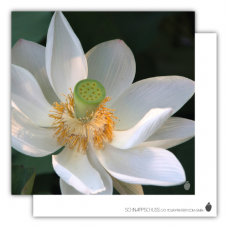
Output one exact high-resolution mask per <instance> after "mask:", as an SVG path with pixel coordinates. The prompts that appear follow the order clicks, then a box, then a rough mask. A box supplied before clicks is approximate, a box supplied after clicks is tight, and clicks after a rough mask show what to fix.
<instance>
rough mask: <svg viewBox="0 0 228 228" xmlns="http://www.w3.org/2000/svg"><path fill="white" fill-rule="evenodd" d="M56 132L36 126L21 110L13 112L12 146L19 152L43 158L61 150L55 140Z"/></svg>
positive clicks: (13, 110) (13, 109)
mask: <svg viewBox="0 0 228 228" xmlns="http://www.w3.org/2000/svg"><path fill="white" fill-rule="evenodd" d="M53 134H54V130H53V129H45V128H41V127H38V126H36V125H35V124H34V123H32V122H31V121H30V120H29V119H28V118H27V117H26V116H24V115H23V114H22V113H21V112H20V111H19V110H16V109H15V108H13V107H12V110H11V135H12V142H11V145H12V147H13V148H14V149H16V150H18V151H19V152H21V153H23V154H26V155H29V156H32V157H43V156H46V155H48V154H51V153H53V152H55V151H56V150H58V149H59V148H61V146H60V145H59V144H58V143H57V140H56V139H55V138H53Z"/></svg>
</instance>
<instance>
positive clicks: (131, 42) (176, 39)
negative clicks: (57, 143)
mask: <svg viewBox="0 0 228 228" xmlns="http://www.w3.org/2000/svg"><path fill="white" fill-rule="evenodd" d="M46 13H47V15H46V17H44V14H46ZM48 14H49V16H48ZM52 14H53V12H52V13H48V12H42V13H41V12H13V13H12V43H13V40H15V39H16V40H17V39H19V38H24V39H27V40H32V41H35V42H39V44H41V45H43V46H46V34H47V30H48V26H49V23H50V20H51V18H49V19H48V17H51V15H52ZM25 15H26V16H27V17H28V15H30V16H29V19H27V20H28V21H26V20H24V22H23V20H22V19H20V18H25ZM64 15H65V17H66V18H67V20H68V21H69V23H70V25H71V27H72V28H73V30H74V31H75V33H76V35H77V36H78V38H79V40H80V41H81V44H82V47H83V49H84V52H85V53H86V52H88V51H89V50H90V49H91V48H93V47H94V46H96V45H97V44H99V43H102V42H105V41H108V40H113V39H122V40H123V41H124V42H125V43H126V44H127V45H128V46H129V48H130V49H131V50H132V52H133V54H134V57H135V61H136V75H135V80H134V82H136V81H139V80H142V79H145V78H150V77H155V76H164V75H181V76H184V77H187V78H190V79H192V80H194V79H195V76H194V72H195V66H194V61H195V49H194V34H195V14H194V12H64ZM42 18H43V19H42ZM29 25H30V27H29ZM32 29H34V30H36V31H33V30H32ZM14 30H15V31H14ZM39 30H40V31H39ZM17 31H20V32H21V33H20V37H18V35H17V36H15V34H19V32H17ZM37 33H39V34H37ZM29 35H32V36H31V37H28V36H29ZM33 35H34V36H33ZM14 37H17V38H14ZM36 38H37V40H35V39H36ZM42 38H43V39H42ZM194 107H195V103H194V97H193V98H191V99H190V100H189V101H188V102H187V103H186V104H185V105H184V106H183V107H182V108H181V109H180V110H179V111H178V112H177V113H176V114H175V116H178V117H183V118H188V119H192V120H194V119H195V109H194ZM169 150H170V151H171V152H173V153H174V154H175V155H176V157H177V158H178V159H179V161H180V162H181V164H182V166H183V168H184V170H185V173H186V180H187V181H189V183H190V184H191V187H190V189H189V190H188V191H186V190H185V189H184V187H183V185H180V186H174V187H158V186H143V191H144V193H145V194H155V195H156V194H195V141H194V139H191V140H189V141H188V142H186V143H183V144H181V145H178V146H176V147H173V148H171V149H169ZM59 152H60V151H57V152H56V153H55V154H57V153H59ZM12 164H18V165H21V164H23V165H25V166H33V167H36V169H37V176H36V180H35V183H34V188H33V194H61V192H60V188H59V177H58V176H57V175H56V174H55V172H54V170H53V167H52V159H51V156H50V155H49V156H46V157H43V158H34V157H29V156H26V155H23V154H21V153H19V152H17V151H15V150H14V149H12ZM114 194H119V193H118V192H117V191H116V190H115V189H114Z"/></svg>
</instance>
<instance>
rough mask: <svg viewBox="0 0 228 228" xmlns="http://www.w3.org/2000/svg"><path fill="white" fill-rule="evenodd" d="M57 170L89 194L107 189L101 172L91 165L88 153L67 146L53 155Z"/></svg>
mask: <svg viewBox="0 0 228 228" xmlns="http://www.w3.org/2000/svg"><path fill="white" fill-rule="evenodd" d="M52 164H53V168H54V170H55V172H56V173H57V174H58V175H59V177H61V178H62V179H63V180H64V181H65V182H66V183H67V184H69V185H71V186H72V187H74V188H75V189H76V190H77V191H79V192H81V193H83V194H86V195H89V194H97V193H99V192H102V191H104V190H105V187H104V184H103V181H102V179H101V177H100V174H99V173H98V172H97V171H96V170H95V169H94V168H93V167H92V166H91V164H90V162H89V160H88V158H87V155H86V154H82V153H79V152H77V145H76V146H75V147H74V148H73V149H69V147H68V146H66V147H65V148H64V149H63V151H62V152H61V153H59V154H58V155H53V156H52Z"/></svg>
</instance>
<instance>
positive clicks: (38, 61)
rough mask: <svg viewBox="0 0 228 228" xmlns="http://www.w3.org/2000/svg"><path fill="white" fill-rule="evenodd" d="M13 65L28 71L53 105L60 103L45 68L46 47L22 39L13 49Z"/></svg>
mask: <svg viewBox="0 0 228 228" xmlns="http://www.w3.org/2000/svg"><path fill="white" fill-rule="evenodd" d="M11 63H12V64H14V65H17V66H20V67H23V68H24V69H26V70H28V71H29V72H30V73H31V74H32V75H33V76H34V77H35V79H36V80H37V82H38V83H39V85H40V88H41V90H42V92H43V94H44V96H45V98H46V100H47V101H48V102H49V103H50V104H53V103H54V102H59V98H58V97H57V95H56V94H55V92H54V90H53V88H52V86H51V84H50V82H49V79H48V76H47V72H46V67H45V47H43V46H41V45H39V44H36V43H34V42H31V41H27V40H23V39H20V40H19V41H18V42H17V43H16V44H15V45H14V47H13V48H12V59H11Z"/></svg>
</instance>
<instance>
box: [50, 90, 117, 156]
mask: <svg viewBox="0 0 228 228" xmlns="http://www.w3.org/2000/svg"><path fill="white" fill-rule="evenodd" d="M70 91H71V92H70V94H68V95H67V96H66V95H64V94H62V95H63V96H65V97H66V102H65V103H63V102H60V104H58V103H57V102H55V103H54V104H53V105H52V107H53V108H54V110H55V111H53V110H51V111H50V112H52V114H49V116H50V117H52V118H53V119H54V121H53V124H52V126H53V127H55V134H54V136H56V137H57V141H58V142H59V143H60V144H61V145H62V146H64V145H68V146H69V148H70V149H73V148H74V147H75V146H76V145H77V151H78V152H81V153H85V152H86V148H87V142H88V141H89V135H90V134H91V136H92V137H91V138H92V140H93V144H94V147H95V148H96V149H103V148H104V144H103V142H104V141H105V142H109V143H110V142H111V141H112V139H113V137H114V134H113V131H114V129H115V123H116V122H115V121H114V120H115V119H117V117H115V116H114V115H113V112H114V111H115V110H113V109H108V108H106V107H105V105H106V102H108V101H110V100H111V98H110V97H106V98H105V99H104V100H103V102H102V103H101V104H100V106H99V108H98V109H97V111H96V112H95V113H91V114H90V115H88V113H87V116H86V117H84V118H79V119H78V118H77V117H76V113H75V110H74V96H73V92H72V90H71V89H70Z"/></svg>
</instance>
